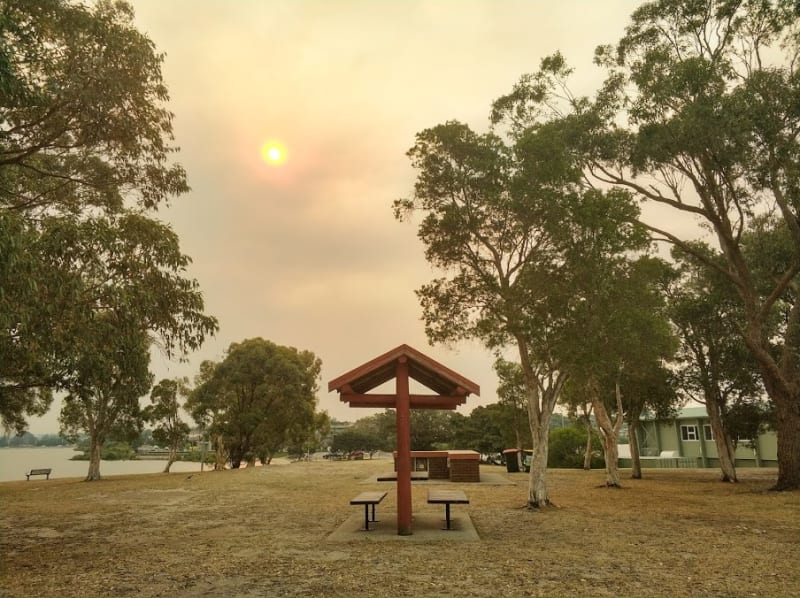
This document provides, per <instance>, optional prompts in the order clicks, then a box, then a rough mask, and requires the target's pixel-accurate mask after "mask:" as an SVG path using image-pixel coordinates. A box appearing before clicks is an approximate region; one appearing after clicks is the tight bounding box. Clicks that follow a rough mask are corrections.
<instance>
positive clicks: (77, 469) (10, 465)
mask: <svg viewBox="0 0 800 598" xmlns="http://www.w3.org/2000/svg"><path fill="white" fill-rule="evenodd" d="M75 454H77V453H76V452H75V451H74V450H73V449H72V448H64V447H44V446H43V447H35V448H0V482H9V481H12V480H24V479H25V474H26V473H28V472H29V471H30V470H31V469H41V468H47V467H49V468H51V469H52V470H53V471H52V473H51V474H50V477H51V478H84V477H86V473H87V472H88V471H89V462H88V461H70V458H71V457H72V456H73V455H75ZM166 464H167V463H166V461H160V460H142V461H100V475H101V476H104V477H105V476H112V475H126V474H131V473H159V472H161V471H163V470H164V466H165V465H166ZM205 469H206V470H207V469H208V465H206V467H205ZM170 471H200V463H192V462H189V461H176V462H175V463H173V464H172V467H171V468H170ZM43 479H44V477H41V476H36V477H33V478H31V480H43Z"/></svg>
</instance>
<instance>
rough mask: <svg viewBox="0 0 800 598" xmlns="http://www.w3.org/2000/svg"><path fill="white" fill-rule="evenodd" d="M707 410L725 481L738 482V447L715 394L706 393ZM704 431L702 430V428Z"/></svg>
mask: <svg viewBox="0 0 800 598" xmlns="http://www.w3.org/2000/svg"><path fill="white" fill-rule="evenodd" d="M706 411H707V412H708V419H709V421H710V422H711V431H712V432H713V433H714V444H715V445H716V447H717V457H718V458H719V467H720V469H721V470H722V481H723V482H738V481H739V480H738V478H737V477H736V456H735V454H734V453H735V452H736V448H735V447H734V446H733V439H732V438H731V435H730V432H728V429H727V428H726V427H725V422H724V421H723V419H722V405H721V401H720V400H719V399H718V398H717V397H715V396H714V395H713V394H711V393H708V394H707V395H706ZM700 432H701V433H702V430H700Z"/></svg>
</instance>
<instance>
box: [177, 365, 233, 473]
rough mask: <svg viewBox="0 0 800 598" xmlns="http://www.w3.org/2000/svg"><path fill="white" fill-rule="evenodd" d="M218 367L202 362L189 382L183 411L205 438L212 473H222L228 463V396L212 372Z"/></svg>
mask: <svg viewBox="0 0 800 598" xmlns="http://www.w3.org/2000/svg"><path fill="white" fill-rule="evenodd" d="M218 366H219V363H217V362H215V361H211V360H210V359H205V360H203V361H202V362H200V368H199V371H198V372H197V374H196V375H195V377H194V380H193V386H192V388H191V389H190V390H189V395H188V397H187V399H186V410H187V411H188V412H189V414H190V415H191V416H192V419H193V420H194V421H195V422H196V423H197V425H198V426H199V427H200V430H201V431H202V432H203V434H204V436H207V437H208V439H209V440H210V442H211V446H212V447H213V449H214V470H215V471H222V470H224V469H225V465H226V463H227V462H228V456H229V455H228V448H227V446H226V445H225V438H224V426H225V422H226V418H227V410H228V406H227V400H228V398H229V397H228V396H227V395H226V394H225V392H224V389H223V387H222V384H221V380H220V379H219V378H215V377H214V371H215V370H216V369H217V367H218Z"/></svg>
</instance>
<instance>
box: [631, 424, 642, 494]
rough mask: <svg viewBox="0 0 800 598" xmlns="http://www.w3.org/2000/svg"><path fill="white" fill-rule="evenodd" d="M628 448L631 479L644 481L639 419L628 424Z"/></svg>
mask: <svg viewBox="0 0 800 598" xmlns="http://www.w3.org/2000/svg"><path fill="white" fill-rule="evenodd" d="M628 446H629V447H630V451H631V477H632V478H633V479H634V480H641V479H642V460H641V459H640V458H639V418H638V417H637V418H636V419H635V420H633V421H630V422H628Z"/></svg>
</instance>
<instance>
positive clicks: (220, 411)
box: [188, 338, 322, 468]
mask: <svg viewBox="0 0 800 598" xmlns="http://www.w3.org/2000/svg"><path fill="white" fill-rule="evenodd" d="M321 367H322V364H321V362H320V360H319V359H318V358H317V357H316V356H315V355H314V354H313V353H311V352H310V351H300V350H298V349H295V348H294V347H284V346H281V345H277V344H275V343H273V342H270V341H267V340H264V339H262V338H253V339H247V340H244V341H242V342H241V343H232V344H231V345H230V347H229V348H228V350H227V352H226V356H225V359H223V360H222V361H221V362H220V363H218V364H213V363H206V364H205V365H204V366H203V375H202V377H201V378H200V385H199V386H196V387H195V388H194V390H193V391H192V393H191V398H190V402H189V405H188V407H189V409H190V411H191V413H192V416H193V417H194V418H195V420H197V421H200V422H203V425H204V427H206V428H207V429H208V430H209V431H210V432H211V433H212V434H213V435H215V436H217V438H218V440H219V444H222V445H224V448H225V451H226V452H227V455H228V458H229V460H230V463H231V466H232V467H234V468H238V467H239V466H240V465H241V463H242V461H250V460H252V459H254V458H255V457H260V458H261V459H262V460H263V461H264V462H268V461H269V460H270V459H271V458H272V455H273V454H274V452H275V451H277V450H279V449H280V448H283V447H285V446H287V445H288V444H289V443H290V442H297V441H298V436H300V435H305V437H308V436H309V435H313V434H314V425H315V414H316V409H315V408H316V400H317V399H316V392H317V389H318V379H319V374H320V369H321ZM219 444H218V448H219ZM217 465H218V466H219V463H218V464H217Z"/></svg>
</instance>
